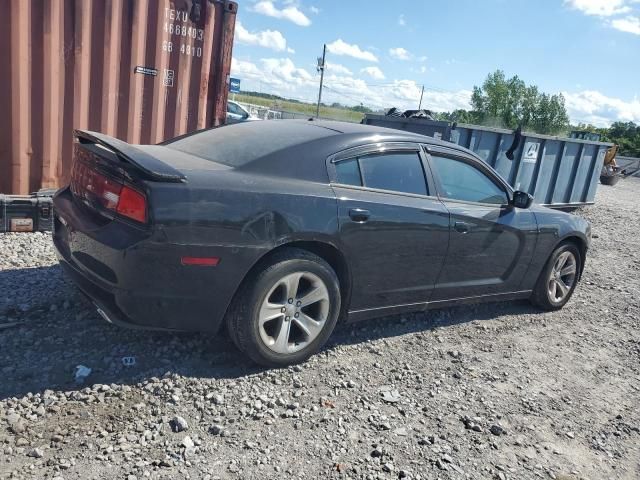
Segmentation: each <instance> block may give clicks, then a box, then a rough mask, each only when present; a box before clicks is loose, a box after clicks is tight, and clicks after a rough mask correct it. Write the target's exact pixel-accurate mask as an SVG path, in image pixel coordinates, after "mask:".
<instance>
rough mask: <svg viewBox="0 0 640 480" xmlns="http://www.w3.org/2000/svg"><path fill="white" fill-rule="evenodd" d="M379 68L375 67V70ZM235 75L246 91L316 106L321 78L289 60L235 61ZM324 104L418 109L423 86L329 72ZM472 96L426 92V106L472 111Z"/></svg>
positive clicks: (458, 93)
mask: <svg viewBox="0 0 640 480" xmlns="http://www.w3.org/2000/svg"><path fill="white" fill-rule="evenodd" d="M374 68H375V67H374ZM231 72H232V74H233V76H234V77H238V78H241V79H242V82H243V83H242V85H243V89H244V90H258V89H261V90H262V91H263V92H268V93H273V94H276V95H281V96H283V97H288V98H295V99H298V100H304V101H308V102H311V103H313V102H315V101H316V99H317V92H318V78H317V76H315V77H314V76H313V75H312V74H311V73H309V72H308V71H307V70H305V69H303V68H299V67H297V66H296V65H295V64H294V63H293V61H292V60H291V59H289V58H266V59H261V60H260V62H259V64H254V63H251V62H247V61H241V60H237V59H235V58H234V59H233V60H232V64H231ZM325 87H326V89H325V90H323V93H322V100H323V102H325V103H328V104H330V103H333V102H339V103H341V104H343V105H359V104H360V103H363V104H364V105H367V106H369V107H372V108H376V109H388V108H390V107H398V108H400V109H408V108H417V106H418V102H419V100H420V90H421V85H419V84H417V83H416V82H414V81H413V80H393V81H391V82H389V83H385V84H383V85H369V84H367V82H366V81H365V80H363V79H362V78H357V77H354V76H353V75H342V74H337V73H336V72H332V71H330V70H327V72H326V74H325ZM470 98H471V92H470V91H468V90H459V91H456V92H440V91H432V90H425V92H424V98H423V100H422V105H423V106H424V107H425V108H429V109H431V110H434V111H451V110H455V109H457V108H467V109H468V108H470V105H469V100H470Z"/></svg>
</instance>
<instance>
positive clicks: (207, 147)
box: [164, 120, 338, 167]
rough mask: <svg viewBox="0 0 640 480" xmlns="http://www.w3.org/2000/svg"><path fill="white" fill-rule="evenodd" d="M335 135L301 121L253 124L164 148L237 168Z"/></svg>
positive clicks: (229, 127)
mask: <svg viewBox="0 0 640 480" xmlns="http://www.w3.org/2000/svg"><path fill="white" fill-rule="evenodd" d="M337 133H338V132H335V131H333V130H329V129H326V128H321V127H317V126H315V125H313V124H309V123H306V122H303V121H286V120H256V121H253V122H244V123H238V124H234V125H225V126H223V127H218V128H212V129H209V130H202V131H200V132H196V133H193V134H191V135H187V136H185V137H178V138H177V139H175V140H169V141H168V142H166V143H164V145H165V146H166V147H168V148H173V149H174V150H179V151H181V152H185V153H188V154H191V155H195V156H197V157H200V158H204V159H206V160H210V161H212V162H216V163H221V164H223V165H228V166H231V167H241V166H242V165H245V164H248V163H250V162H252V161H254V160H256V159H258V158H261V157H265V156H267V155H270V154H272V153H275V152H277V151H279V150H284V149H286V148H288V147H292V146H294V145H300V144H303V143H307V142H311V141H313V140H317V139H319V138H324V137H327V136H329V135H335V134H337Z"/></svg>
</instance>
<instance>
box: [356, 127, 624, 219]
mask: <svg viewBox="0 0 640 480" xmlns="http://www.w3.org/2000/svg"><path fill="white" fill-rule="evenodd" d="M395 120H401V121H400V122H396V121H395ZM363 123H366V124H369V125H378V126H381V127H390V128H399V129H401V130H408V131H412V132H416V133H421V134H423V135H429V136H434V135H433V132H438V133H440V134H441V136H438V138H441V139H442V140H446V141H450V142H452V143H456V144H458V145H460V146H462V147H465V148H468V149H469V150H472V151H473V152H475V153H476V154H477V155H478V156H479V157H480V158H481V159H482V160H483V161H485V162H486V163H488V164H489V165H491V166H492V167H493V168H494V169H495V170H496V171H497V172H498V173H499V174H500V175H501V176H502V177H503V178H504V179H505V180H506V181H507V182H508V183H509V185H511V186H512V187H513V188H514V189H516V190H522V191H525V192H528V193H530V194H531V195H533V197H534V201H535V202H536V203H539V204H542V205H546V206H549V207H552V208H572V207H579V206H581V205H590V204H593V203H594V199H595V194H596V189H597V187H598V179H599V177H600V171H601V170H602V165H603V162H604V154H605V152H606V151H607V149H608V148H609V147H610V146H611V145H612V144H611V143H605V142H597V141H591V140H581V139H577V138H564V137H554V136H550V135H538V134H534V133H528V132H523V133H522V137H521V140H520V142H519V143H518V146H517V148H516V150H515V152H514V158H513V160H509V159H508V158H507V156H506V152H507V150H509V148H510V147H511V146H512V144H513V140H514V132H513V131H512V130H506V129H501V128H489V127H481V126H477V125H468V124H457V125H452V124H450V128H449V130H448V131H447V129H446V128H443V127H442V126H441V125H440V124H441V123H448V122H432V121H430V120H424V119H413V118H402V119H397V118H389V117H385V116H384V115H375V114H367V115H366V116H365V119H364V120H363ZM432 124H433V125H432ZM454 127H455V128H454Z"/></svg>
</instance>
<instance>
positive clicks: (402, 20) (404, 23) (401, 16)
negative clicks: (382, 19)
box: [398, 13, 407, 27]
mask: <svg viewBox="0 0 640 480" xmlns="http://www.w3.org/2000/svg"><path fill="white" fill-rule="evenodd" d="M406 24H407V22H406V21H405V19H404V13H402V14H401V15H400V16H399V17H398V25H400V26H401V27H404V26H405V25H406Z"/></svg>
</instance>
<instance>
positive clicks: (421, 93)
mask: <svg viewBox="0 0 640 480" xmlns="http://www.w3.org/2000/svg"><path fill="white" fill-rule="evenodd" d="M422 95H424V85H422V91H421V92H420V104H419V105H418V110H420V109H421V108H422Z"/></svg>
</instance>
